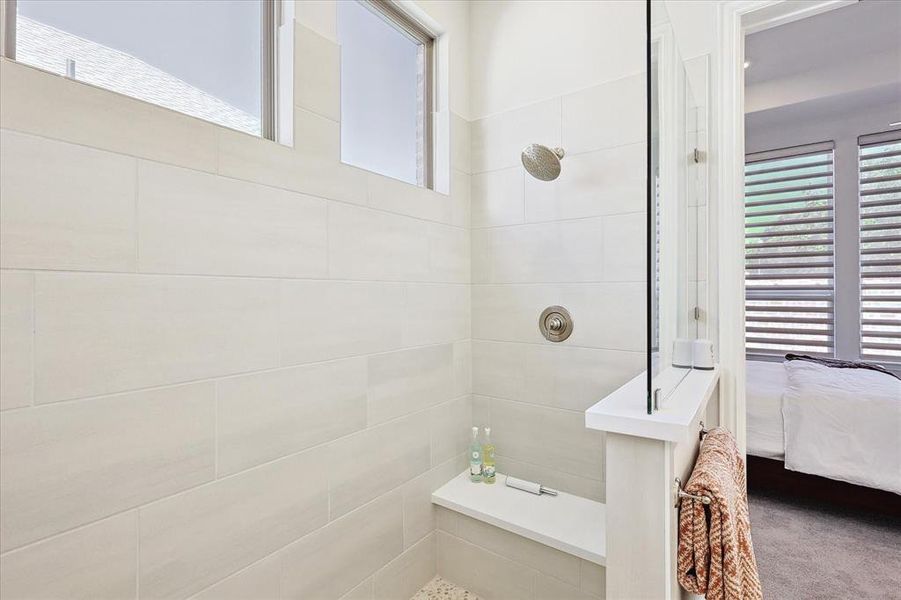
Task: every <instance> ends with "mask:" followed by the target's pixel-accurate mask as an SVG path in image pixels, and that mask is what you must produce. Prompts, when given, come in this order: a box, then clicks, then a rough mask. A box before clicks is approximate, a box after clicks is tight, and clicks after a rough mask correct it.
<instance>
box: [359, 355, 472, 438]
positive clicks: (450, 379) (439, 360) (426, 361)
mask: <svg viewBox="0 0 901 600" xmlns="http://www.w3.org/2000/svg"><path fill="white" fill-rule="evenodd" d="M368 362H369V394H368V401H367V414H368V423H369V425H375V424H378V423H382V422H384V421H389V420H391V419H394V418H396V417H400V416H403V415H407V414H410V413H413V412H417V411H419V410H422V409H424V408H428V407H430V406H434V405H435V404H439V403H441V402H444V401H445V400H450V399H451V398H453V396H454V348H453V345H451V344H445V345H441V346H426V347H422V348H412V349H409V350H400V351H398V352H389V353H386V354H375V355H373V356H370V357H369V359H368Z"/></svg>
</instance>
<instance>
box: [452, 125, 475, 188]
mask: <svg viewBox="0 0 901 600" xmlns="http://www.w3.org/2000/svg"><path fill="white" fill-rule="evenodd" d="M450 133H451V168H452V169H456V170H458V171H462V172H463V173H472V131H471V125H470V123H469V121H467V120H466V119H464V118H463V117H461V116H460V115H458V114H456V113H453V112H452V113H451V115H450Z"/></svg>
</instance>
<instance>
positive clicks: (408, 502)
mask: <svg viewBox="0 0 901 600" xmlns="http://www.w3.org/2000/svg"><path fill="white" fill-rule="evenodd" d="M464 462H465V461H464V460H463V457H462V456H460V457H455V458H452V459H450V460H448V461H446V462H444V463H441V464H440V465H438V466H437V467H434V468H432V469H430V470H428V471H427V472H425V473H423V474H422V475H420V476H419V477H416V478H415V479H411V480H410V481H408V482H407V483H406V484H404V487H403V495H404V548H409V547H410V546H412V545H413V544H415V543H416V542H418V541H419V540H421V539H423V538H424V537H425V536H426V535H428V534H429V533H430V532H432V531H434V530H435V528H436V527H437V526H438V522H437V509H438V507H437V506H436V505H434V504H432V492H434V491H435V490H437V489H438V488H440V487H441V486H442V485H444V484H445V483H447V482H448V481H450V480H451V479H453V478H454V477H456V476H457V475H459V474H460V472H461V471H463V470H464V468H465V465H464ZM411 595H412V594H411Z"/></svg>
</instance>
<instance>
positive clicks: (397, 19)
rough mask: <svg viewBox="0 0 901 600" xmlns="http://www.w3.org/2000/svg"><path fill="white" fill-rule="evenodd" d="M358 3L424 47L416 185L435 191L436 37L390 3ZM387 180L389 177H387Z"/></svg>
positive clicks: (373, 0) (363, 0)
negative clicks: (420, 131) (419, 147)
mask: <svg viewBox="0 0 901 600" xmlns="http://www.w3.org/2000/svg"><path fill="white" fill-rule="evenodd" d="M356 1H357V2H359V3H360V4H361V5H362V6H364V7H365V8H367V9H369V10H370V11H372V13H373V14H375V15H376V16H378V17H380V18H381V19H383V20H384V21H385V22H387V23H388V24H389V25H391V26H393V27H394V28H395V29H397V31H398V32H400V33H402V34H403V35H405V36H407V37H408V38H410V39H411V40H413V41H414V42H416V43H418V44H421V45H422V49H423V60H422V62H423V73H422V79H423V81H422V89H421V93H422V102H421V105H420V107H419V112H420V113H421V114H420V115H419V117H420V119H419V123H418V126H419V127H421V128H422V135H421V136H420V143H421V146H422V149H421V152H420V156H421V158H422V165H421V166H420V169H419V170H420V172H419V173H418V174H417V184H418V185H419V186H420V187H424V188H426V189H430V190H431V189H435V164H434V156H435V135H434V125H433V114H434V112H435V98H436V97H437V94H436V90H435V85H436V83H435V70H436V68H435V42H436V39H437V38H436V36H434V35H433V34H432V33H431V32H429V31H428V29H427V28H426V27H425V26H424V25H423V24H422V23H420V22H419V21H417V20H415V19H414V18H412V17H411V16H410V15H409V14H407V13H406V12H404V11H403V10H401V9H400V8H399V7H398V6H397V5H395V4H394V3H393V2H390V1H389V0H356ZM385 177H390V176H389V175H385ZM411 185H412V184H411Z"/></svg>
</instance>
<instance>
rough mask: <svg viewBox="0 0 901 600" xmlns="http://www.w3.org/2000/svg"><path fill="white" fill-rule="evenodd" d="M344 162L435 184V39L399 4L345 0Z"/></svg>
mask: <svg viewBox="0 0 901 600" xmlns="http://www.w3.org/2000/svg"><path fill="white" fill-rule="evenodd" d="M338 41H339V43H340V44H341V160H342V161H343V162H345V163H347V164H350V165H354V166H356V167H360V168H363V169H366V170H368V171H373V172H375V173H379V174H381V175H386V176H388V177H393V178H394V179H400V180H401V181H405V182H407V183H411V184H414V185H419V186H422V187H427V188H431V187H433V185H432V154H433V152H432V145H433V144H432V112H433V110H434V107H433V100H432V99H433V97H434V93H433V76H432V74H433V71H434V68H433V63H434V59H433V47H434V38H433V37H432V36H431V35H430V34H429V33H428V32H427V31H425V30H424V29H423V28H422V27H421V26H420V25H419V24H418V23H415V22H413V21H412V20H411V19H410V18H409V17H408V16H407V15H405V14H404V13H402V12H400V11H399V10H398V9H397V8H396V7H395V6H394V5H393V4H390V3H388V2H384V1H379V0H359V1H357V0H353V1H347V2H339V3H338Z"/></svg>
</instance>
